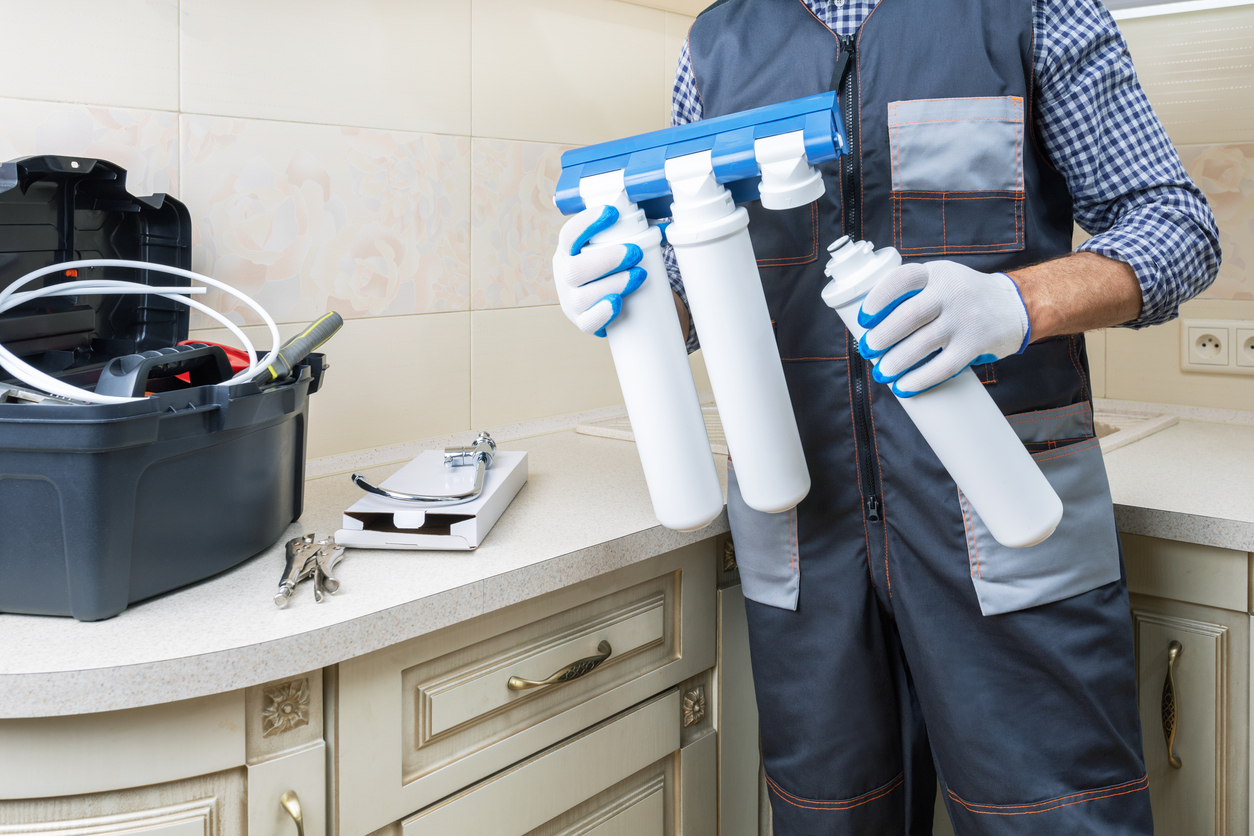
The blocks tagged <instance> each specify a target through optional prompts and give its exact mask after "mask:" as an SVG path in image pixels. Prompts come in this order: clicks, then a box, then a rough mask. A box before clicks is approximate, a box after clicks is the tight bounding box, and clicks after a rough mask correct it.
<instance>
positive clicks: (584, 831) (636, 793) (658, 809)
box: [402, 691, 716, 836]
mask: <svg viewBox="0 0 1254 836" xmlns="http://www.w3.org/2000/svg"><path fill="white" fill-rule="evenodd" d="M681 716H682V709H681V704H680V696H679V692H677V691H670V692H668V693H666V694H664V695H662V696H659V697H657V698H655V699H653V700H650V701H648V702H646V703H644V704H643V705H641V706H639V707H637V708H634V709H631V710H630V711H627V712H624V713H623V714H621V715H619V716H618V717H615V718H613V719H611V720H609V721H607V722H605V723H602V724H600V725H599V726H596V727H594V728H592V729H589V730H588V731H587V732H585V733H583V734H581V735H578V736H576V737H574V738H572V739H571V740H568V741H566V742H564V743H561V744H559V745H557V746H554V747H553V748H552V749H549V750H546V751H544V752H541V753H540V754H538V755H536V756H535V757H533V758H530V759H528V760H526V761H524V762H523V763H521V764H519V765H518V766H515V767H513V768H512V769H509V770H506V771H505V772H503V773H501V774H499V775H495V776H493V777H491V778H489V779H487V780H486V781H483V782H481V783H479V784H477V785H475V786H473V787H470V788H469V789H467V790H465V791H464V792H461V793H458V794H457V795H455V796H453V797H452V798H449V799H447V800H445V801H442V802H440V803H438V804H435V805H433V806H431V807H429V808H427V809H426V810H422V811H421V812H418V813H416V814H414V815H413V816H411V817H410V818H408V819H406V820H405V821H404V822H403V823H402V831H403V834H404V836H427V835H428V834H439V836H481V834H487V833H491V834H493V836H567V834H580V836H590V835H591V834H596V836H619V834H622V836H636V834H642V836H685V834H687V836H706V834H712V830H711V829H709V828H708V827H705V825H708V824H712V822H713V819H714V816H715V809H716V806H715V798H714V795H715V792H716V790H715V787H716V784H715V780H714V772H715V768H716V767H715V748H716V747H715V738H714V735H713V734H712V733H708V734H706V735H704V736H702V737H701V738H698V739H697V740H694V741H693V742H691V743H689V744H688V745H687V746H684V747H682V748H681V746H680V723H681ZM689 819H691V825H689V823H688V820H689Z"/></svg>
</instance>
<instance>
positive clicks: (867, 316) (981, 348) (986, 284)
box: [858, 261, 1032, 398]
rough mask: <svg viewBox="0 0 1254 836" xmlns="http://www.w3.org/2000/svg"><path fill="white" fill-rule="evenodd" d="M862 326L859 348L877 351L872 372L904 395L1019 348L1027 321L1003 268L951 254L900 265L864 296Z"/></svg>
mask: <svg viewBox="0 0 1254 836" xmlns="http://www.w3.org/2000/svg"><path fill="white" fill-rule="evenodd" d="M858 323H859V324H860V325H862V327H863V328H866V329H868V330H867V332H866V333H865V334H863V335H862V339H861V340H859V341H858V353H859V354H861V355H862V356H863V357H865V358H867V359H868V360H874V359H876V358H878V362H877V363H876V365H875V369H874V371H873V372H872V376H873V377H874V378H875V379H876V380H877V381H879V382H880V383H888V384H891V386H892V390H893V393H894V394H895V395H897V396H898V397H902V398H909V397H912V396H914V395H918V394H920V393H922V392H926V391H927V390H928V389H931V388H932V387H934V386H939V385H940V384H942V383H944V382H945V381H946V380H949V379H950V378H951V377H954V376H956V375H958V374H959V373H961V372H962V370H963V369H965V368H966V367H967V366H972V365H977V364H979V363H991V362H992V361H994V360H1000V359H1001V358H1003V357H1008V356H1010V355H1011V354H1020V353H1022V352H1023V350H1024V349H1025V348H1027V346H1028V343H1029V342H1031V339H1032V326H1031V323H1030V322H1029V321H1028V312H1027V309H1026V308H1025V307H1024V303H1023V297H1022V296H1021V295H1020V293H1019V287H1018V285H1016V284H1015V283H1014V281H1013V280H1012V279H1011V278H1010V277H1009V276H1007V275H1006V274H1005V273H991V274H990V273H981V272H979V271H977V270H972V269H971V268H970V267H966V266H964V265H962V264H958V263H956V262H953V261H932V262H929V263H927V264H904V265H902V266H901V267H898V268H897V269H896V270H894V271H893V272H892V273H890V274H888V276H887V277H885V278H884V279H883V280H882V281H881V282H880V283H879V284H877V285H876V286H875V287H874V288H872V289H871V292H870V293H868V294H867V295H866V298H865V299H864V300H862V308H861V310H859V311H858Z"/></svg>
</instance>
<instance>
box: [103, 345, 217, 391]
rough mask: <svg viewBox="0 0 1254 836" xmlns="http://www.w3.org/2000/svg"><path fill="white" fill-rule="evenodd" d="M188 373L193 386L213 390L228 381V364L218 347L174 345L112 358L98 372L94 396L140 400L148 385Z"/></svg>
mask: <svg viewBox="0 0 1254 836" xmlns="http://www.w3.org/2000/svg"><path fill="white" fill-rule="evenodd" d="M184 373H190V378H191V384H192V385H193V386H212V385H213V384H215V383H223V382H225V381H227V380H230V379H231V377H232V376H233V374H234V372H232V370H231V361H230V360H229V359H228V358H227V356H226V352H225V351H223V350H222V348H221V347H220V346H216V345H201V344H199V343H195V344H192V345H176V346H172V347H170V348H162V349H158V350H157V351H144V352H141V353H139V354H128V355H126V356H125V357H114V358H113V359H112V360H110V361H109V362H108V363H106V364H105V367H104V368H103V369H102V370H101V371H100V380H99V381H98V382H97V383H96V394H98V395H111V396H113V397H118V398H142V397H144V393H145V392H146V391H147V390H148V381H149V380H151V379H155V378H160V377H173V376H174V375H179V374H184Z"/></svg>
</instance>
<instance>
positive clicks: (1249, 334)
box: [1232, 328, 1254, 369]
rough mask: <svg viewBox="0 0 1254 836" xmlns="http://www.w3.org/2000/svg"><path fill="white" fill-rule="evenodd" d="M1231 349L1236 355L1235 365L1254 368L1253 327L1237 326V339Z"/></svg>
mask: <svg viewBox="0 0 1254 836" xmlns="http://www.w3.org/2000/svg"><path fill="white" fill-rule="evenodd" d="M1232 351H1233V353H1234V354H1235V355H1236V357H1237V360H1236V362H1237V366H1238V367H1240V368H1246V369H1254V328H1238V329H1237V339H1236V342H1235V343H1233V346H1232Z"/></svg>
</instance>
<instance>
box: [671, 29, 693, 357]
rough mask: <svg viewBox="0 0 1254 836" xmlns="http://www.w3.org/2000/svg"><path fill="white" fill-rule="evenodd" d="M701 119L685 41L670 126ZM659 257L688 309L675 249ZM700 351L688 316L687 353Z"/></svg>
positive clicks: (673, 287) (674, 289) (678, 70)
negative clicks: (661, 258) (664, 262)
mask: <svg viewBox="0 0 1254 836" xmlns="http://www.w3.org/2000/svg"><path fill="white" fill-rule="evenodd" d="M699 119H701V96H700V94H698V92H697V80H696V78H695V77H694V76H693V74H692V55H691V53H689V52H688V39H687V38H685V39H684V45H683V47H682V48H681V49H680V50H679V68H678V69H677V70H676V71H675V90H674V93H673V94H672V97H671V124H672V125H686V124H688V123H689V122H696V121H698V120H699ZM662 257H663V258H664V259H665V260H666V275H667V277H668V278H669V279H670V283H671V290H673V291H675V295H676V296H678V297H679V299H680V301H682V302H683V303H684V307H685V308H687V307H688V294H687V293H685V292H684V280H683V278H682V277H681V276H680V275H679V264H678V263H677V262H676V261H675V248H674V247H672V246H671V245H670V244H663V245H662ZM699 348H701V342H700V340H698V339H697V328H696V325H695V324H693V321H692V317H691V316H689V317H688V353H689V354H691V353H692V352H694V351H696V350H697V349H699Z"/></svg>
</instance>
